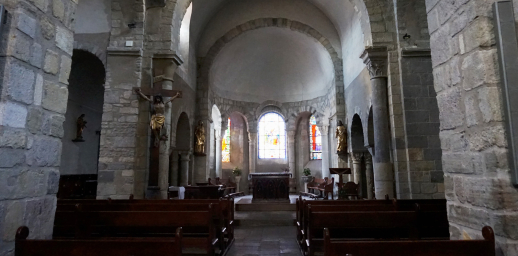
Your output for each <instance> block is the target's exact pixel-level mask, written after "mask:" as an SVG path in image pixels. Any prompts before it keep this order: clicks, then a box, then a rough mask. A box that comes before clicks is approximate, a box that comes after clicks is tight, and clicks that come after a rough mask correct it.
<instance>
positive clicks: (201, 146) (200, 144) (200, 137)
mask: <svg viewBox="0 0 518 256" xmlns="http://www.w3.org/2000/svg"><path fill="white" fill-rule="evenodd" d="M194 135H196V147H195V149H194V152H195V153H196V154H205V127H204V125H203V122H202V121H200V122H198V126H197V127H196V131H195V132H194Z"/></svg>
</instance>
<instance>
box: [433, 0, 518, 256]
mask: <svg viewBox="0 0 518 256" xmlns="http://www.w3.org/2000/svg"><path fill="white" fill-rule="evenodd" d="M493 2H495V1H492V0H487V1H480V0H477V1H475V0H464V1H445V0H427V1H426V7H427V13H428V24H429V30H430V34H431V37H430V45H431V49H432V64H433V69H434V75H435V78H436V79H435V81H434V85H435V91H436V92H437V101H438V103H439V111H440V115H439V119H440V123H441V126H440V130H441V132H440V138H441V147H442V150H443V155H442V159H443V160H442V161H443V169H444V173H445V177H444V178H445V181H444V182H445V195H446V198H447V200H448V218H449V221H450V233H451V237H452V238H453V239H462V238H463V237H464V236H465V235H466V234H467V235H469V236H470V237H481V229H482V227H483V226H485V225H489V226H491V227H493V229H494V231H495V234H496V239H497V241H496V242H497V255H508V256H511V255H516V254H517V253H518V232H517V230H518V229H516V223H517V221H518V215H517V210H518V204H517V202H518V191H517V189H516V188H513V187H512V185H511V181H510V174H509V167H508V162H507V154H508V151H507V149H506V147H507V144H506V139H505V128H504V124H503V115H502V100H501V98H500V97H501V96H500V90H499V86H500V76H499V71H498V62H497V50H496V47H495V35H494V30H493V17H492V9H491V4H492V3H493Z"/></svg>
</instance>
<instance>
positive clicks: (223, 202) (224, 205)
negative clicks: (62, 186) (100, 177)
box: [56, 198, 234, 244]
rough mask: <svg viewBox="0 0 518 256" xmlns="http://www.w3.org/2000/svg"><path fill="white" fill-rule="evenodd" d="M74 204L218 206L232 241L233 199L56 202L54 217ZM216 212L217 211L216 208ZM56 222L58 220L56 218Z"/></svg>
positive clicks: (229, 241) (229, 242)
mask: <svg viewBox="0 0 518 256" xmlns="http://www.w3.org/2000/svg"><path fill="white" fill-rule="evenodd" d="M76 204H82V205H87V204H171V205H179V204H188V205H190V204H206V205H209V204H219V207H220V209H221V211H222V214H223V218H224V223H225V226H226V232H225V238H226V240H227V241H226V243H227V244H231V243H232V242H233V241H234V199H233V198H225V199H222V198H220V199H185V200H180V199H172V200H143V199H129V200H111V199H108V200H58V203H57V209H56V216H57V214H58V212H60V211H61V210H62V209H65V208H64V207H65V206H64V205H69V207H72V208H75V205H76ZM215 207H216V211H217V210H218V208H217V206H215ZM56 221H58V219H57V218H56Z"/></svg>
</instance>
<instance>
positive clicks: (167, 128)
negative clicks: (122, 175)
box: [148, 54, 183, 199]
mask: <svg viewBox="0 0 518 256" xmlns="http://www.w3.org/2000/svg"><path fill="white" fill-rule="evenodd" d="M182 63H183V61H182V60H181V59H180V57H179V56H178V55H176V54H155V55H154V56H153V72H154V73H153V75H154V77H155V78H156V77H157V76H162V79H163V81H162V89H164V90H172V89H173V82H174V80H173V77H174V73H175V72H176V69H177V68H178V66H180V65H181V64H182ZM167 100H168V98H166V99H164V101H167ZM164 116H165V123H164V128H163V130H162V134H166V135H167V136H168V137H171V104H170V103H169V104H166V106H165V113H164ZM170 148H171V140H169V139H167V140H164V141H161V143H160V158H159V159H160V160H159V172H158V186H159V189H160V194H161V197H162V199H165V198H167V189H168V187H169V186H168V185H169V184H168V182H169V150H170ZM149 189H154V188H151V187H149V188H148V190H149Z"/></svg>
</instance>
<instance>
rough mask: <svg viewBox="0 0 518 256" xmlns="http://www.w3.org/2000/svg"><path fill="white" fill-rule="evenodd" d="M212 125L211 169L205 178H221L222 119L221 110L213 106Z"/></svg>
mask: <svg viewBox="0 0 518 256" xmlns="http://www.w3.org/2000/svg"><path fill="white" fill-rule="evenodd" d="M211 117H212V124H211V129H210V138H212V139H211V140H210V143H211V145H210V165H209V166H210V168H209V169H208V173H207V174H206V177H205V178H209V177H210V178H216V177H221V157H222V150H221V142H222V141H221V140H222V126H223V125H222V118H221V112H220V111H219V108H218V107H217V106H216V105H214V106H212V115H211Z"/></svg>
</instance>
